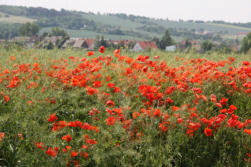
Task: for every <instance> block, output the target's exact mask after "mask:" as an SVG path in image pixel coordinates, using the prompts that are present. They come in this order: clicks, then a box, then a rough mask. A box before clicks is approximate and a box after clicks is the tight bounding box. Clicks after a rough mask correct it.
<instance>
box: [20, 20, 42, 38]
mask: <svg viewBox="0 0 251 167" xmlns="http://www.w3.org/2000/svg"><path fill="white" fill-rule="evenodd" d="M38 32H39V26H38V25H37V24H34V23H25V24H23V25H22V26H21V27H20V28H19V35H21V36H33V35H37V33H38Z"/></svg>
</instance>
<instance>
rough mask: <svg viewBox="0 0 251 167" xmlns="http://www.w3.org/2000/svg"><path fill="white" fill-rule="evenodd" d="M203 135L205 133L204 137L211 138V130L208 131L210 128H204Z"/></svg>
mask: <svg viewBox="0 0 251 167" xmlns="http://www.w3.org/2000/svg"><path fill="white" fill-rule="evenodd" d="M204 133H205V135H206V136H213V132H212V129H210V128H206V129H205V130H204Z"/></svg>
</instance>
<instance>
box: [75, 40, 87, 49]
mask: <svg viewBox="0 0 251 167" xmlns="http://www.w3.org/2000/svg"><path fill="white" fill-rule="evenodd" d="M84 42H85V39H77V40H76V41H75V43H74V45H73V47H74V48H81V47H82V46H83V44H84Z"/></svg>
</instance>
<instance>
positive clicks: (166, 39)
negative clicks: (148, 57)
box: [159, 30, 174, 49]
mask: <svg viewBox="0 0 251 167" xmlns="http://www.w3.org/2000/svg"><path fill="white" fill-rule="evenodd" d="M173 44H174V40H173V39H172V38H171V36H170V35H169V33H168V30H166V32H165V34H164V36H163V37H162V38H161V40H160V42H159V48H160V49H166V47H167V46H170V45H173Z"/></svg>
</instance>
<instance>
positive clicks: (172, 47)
mask: <svg viewBox="0 0 251 167" xmlns="http://www.w3.org/2000/svg"><path fill="white" fill-rule="evenodd" d="M175 51H176V46H175V45H171V46H167V47H166V52H175Z"/></svg>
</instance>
